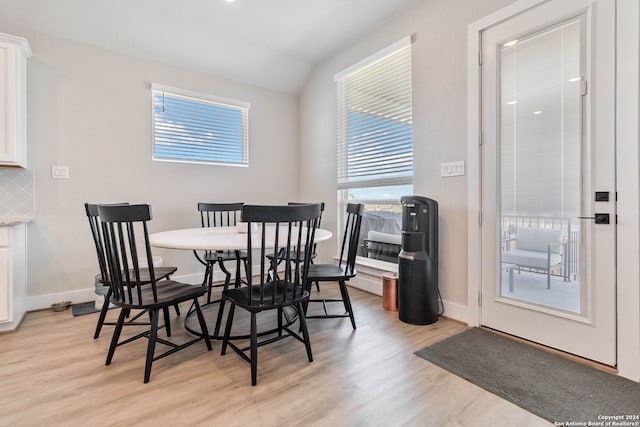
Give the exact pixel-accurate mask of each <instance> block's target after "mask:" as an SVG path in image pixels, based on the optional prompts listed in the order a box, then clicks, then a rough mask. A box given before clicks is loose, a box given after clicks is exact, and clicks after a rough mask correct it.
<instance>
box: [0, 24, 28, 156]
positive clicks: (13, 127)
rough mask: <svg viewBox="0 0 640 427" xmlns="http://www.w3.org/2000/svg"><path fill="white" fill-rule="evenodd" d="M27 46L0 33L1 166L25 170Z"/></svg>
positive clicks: (16, 38) (24, 41) (22, 40)
mask: <svg viewBox="0 0 640 427" xmlns="http://www.w3.org/2000/svg"><path fill="white" fill-rule="evenodd" d="M29 56H31V48H30V47H29V43H28V42H27V41H26V40H25V39H23V38H20V37H15V36H10V35H9V34H2V33H0V165H4V166H20V167H23V168H26V167H27V58H28V57H29Z"/></svg>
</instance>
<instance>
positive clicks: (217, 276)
mask: <svg viewBox="0 0 640 427" xmlns="http://www.w3.org/2000/svg"><path fill="white" fill-rule="evenodd" d="M229 271H230V272H231V274H232V277H234V276H233V275H234V274H235V270H231V269H230V270H229ZM171 278H172V279H173V280H175V281H177V282H182V283H189V284H191V285H199V284H201V283H202V273H194V274H186V275H183V276H177V275H176V276H172V277H171ZM213 280H214V281H215V282H217V281H222V280H224V274H223V273H222V272H221V271H218V270H216V271H214V273H213ZM95 299H96V293H95V287H91V288H86V289H78V290H75V291H66V292H59V293H56V294H46V295H35V296H29V297H27V311H34V310H42V309H46V308H49V307H50V306H51V304H54V303H56V302H62V301H71V303H72V304H78V303H81V302H86V301H95Z"/></svg>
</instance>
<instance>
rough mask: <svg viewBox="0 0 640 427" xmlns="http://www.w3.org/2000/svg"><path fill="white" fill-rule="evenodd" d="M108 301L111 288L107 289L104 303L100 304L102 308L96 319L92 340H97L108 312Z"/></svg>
mask: <svg viewBox="0 0 640 427" xmlns="http://www.w3.org/2000/svg"><path fill="white" fill-rule="evenodd" d="M110 300H111V287H109V290H108V291H107V294H106V295H105V296H104V303H102V308H101V309H100V317H98V324H97V325H96V332H95V333H94V334H93V339H94V340H95V339H98V337H99V336H100V331H101V330H102V325H104V319H105V318H106V317H107V311H109V304H110Z"/></svg>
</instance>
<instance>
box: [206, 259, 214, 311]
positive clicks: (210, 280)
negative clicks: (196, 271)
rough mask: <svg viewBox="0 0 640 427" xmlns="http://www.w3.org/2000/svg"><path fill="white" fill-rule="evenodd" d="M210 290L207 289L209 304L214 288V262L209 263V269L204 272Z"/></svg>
mask: <svg viewBox="0 0 640 427" xmlns="http://www.w3.org/2000/svg"><path fill="white" fill-rule="evenodd" d="M204 275H205V280H206V281H207V286H208V287H209V290H208V291H207V304H208V303H210V302H211V291H212V290H213V264H212V263H207V270H206V271H205V273H204Z"/></svg>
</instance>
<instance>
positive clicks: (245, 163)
mask: <svg viewBox="0 0 640 427" xmlns="http://www.w3.org/2000/svg"><path fill="white" fill-rule="evenodd" d="M150 92H151V159H152V160H153V161H156V162H170V163H191V164H205V165H214V166H232V167H249V114H250V110H251V104H250V103H249V102H245V101H239V100H235V99H230V98H224V97H220V96H215V95H210V94H206V93H202V92H196V91H191V90H187V89H181V88H176V87H173V86H167V85H163V84H158V83H151V91H150ZM158 92H163V93H164V94H169V95H173V96H175V97H178V98H184V99H192V100H193V101H194V102H200V103H203V104H214V105H217V106H220V107H226V108H229V109H232V110H237V111H239V112H240V113H241V114H242V128H241V129H240V130H239V131H240V132H241V134H242V137H241V144H242V146H241V147H240V149H241V151H242V153H243V154H242V156H243V159H242V160H241V161H240V162H224V161H209V160H203V159H197V158H196V159H173V158H165V157H157V156H156V113H155V99H156V95H157V93H158Z"/></svg>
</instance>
